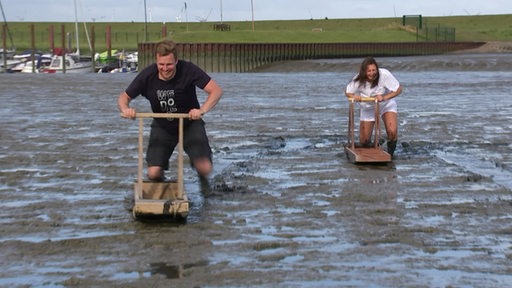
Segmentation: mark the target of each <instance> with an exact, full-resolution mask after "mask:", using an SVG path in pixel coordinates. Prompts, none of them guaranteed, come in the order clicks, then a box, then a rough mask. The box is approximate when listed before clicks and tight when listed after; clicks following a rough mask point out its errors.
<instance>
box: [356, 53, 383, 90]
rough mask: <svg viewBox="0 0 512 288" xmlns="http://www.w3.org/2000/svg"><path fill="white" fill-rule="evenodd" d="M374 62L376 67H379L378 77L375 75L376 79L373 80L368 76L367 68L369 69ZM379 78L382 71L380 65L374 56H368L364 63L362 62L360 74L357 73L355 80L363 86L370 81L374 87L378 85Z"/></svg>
mask: <svg viewBox="0 0 512 288" xmlns="http://www.w3.org/2000/svg"><path fill="white" fill-rule="evenodd" d="M372 64H373V65H375V67H376V68H377V77H375V79H373V80H370V79H368V77H367V76H366V70H367V69H368V66H370V65H372ZM379 78H380V73H379V65H378V64H377V61H375V59H374V58H373V57H366V58H364V60H363V63H361V67H360V68H359V74H357V76H356V78H355V79H354V81H355V82H359V85H361V86H362V85H364V84H365V83H366V82H370V84H371V87H372V88H373V87H375V86H377V84H379Z"/></svg>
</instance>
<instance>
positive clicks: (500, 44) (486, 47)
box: [453, 41, 512, 53]
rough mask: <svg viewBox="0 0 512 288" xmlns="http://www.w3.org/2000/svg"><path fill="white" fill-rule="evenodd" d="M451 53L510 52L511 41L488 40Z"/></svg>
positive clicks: (511, 50) (511, 49) (511, 48)
mask: <svg viewBox="0 0 512 288" xmlns="http://www.w3.org/2000/svg"><path fill="white" fill-rule="evenodd" d="M453 53H512V41H488V42H485V44H483V45H482V46H480V47H478V48H474V49H465V50H459V51H455V52H453Z"/></svg>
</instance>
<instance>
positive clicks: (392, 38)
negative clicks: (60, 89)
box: [7, 14, 512, 54]
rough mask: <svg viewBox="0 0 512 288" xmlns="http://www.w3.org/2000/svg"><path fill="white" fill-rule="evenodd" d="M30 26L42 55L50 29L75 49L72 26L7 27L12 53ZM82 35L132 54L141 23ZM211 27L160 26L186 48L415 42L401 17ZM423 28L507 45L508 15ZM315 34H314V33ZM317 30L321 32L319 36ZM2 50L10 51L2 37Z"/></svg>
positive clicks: (511, 28) (511, 30)
mask: <svg viewBox="0 0 512 288" xmlns="http://www.w3.org/2000/svg"><path fill="white" fill-rule="evenodd" d="M31 24H34V35H35V37H34V38H35V47H36V48H37V49H40V50H43V51H45V50H48V48H49V47H50V43H49V36H48V35H49V33H48V29H49V27H50V25H53V27H54V35H55V36H54V38H55V40H54V43H55V46H56V47H60V46H62V45H61V44H62V37H61V26H62V25H64V27H65V31H66V33H70V35H71V36H70V37H69V40H66V45H68V44H67V43H71V46H72V47H73V48H75V46H76V45H75V37H74V31H75V24H74V23H69V22H67V23H50V22H37V23H31V22H9V23H8V27H9V31H10V32H11V35H12V40H13V41H12V42H13V44H14V47H15V48H16V50H17V51H22V50H24V49H29V48H30V47H31V36H30V35H31V29H30V27H31ZM85 24H86V26H87V31H88V32H89V34H91V31H92V27H93V26H94V31H95V47H96V51H97V52H101V51H104V50H106V47H107V45H106V37H105V35H106V33H105V31H106V26H107V25H110V27H111V35H112V41H111V43H112V45H111V47H112V49H125V50H131V51H133V50H136V49H137V43H138V42H143V41H144V38H145V33H144V27H145V24H144V23H118V22H112V23H98V22H96V23H85ZM213 24H215V23H214V22H189V23H176V22H169V23H166V24H165V27H166V30H167V35H168V36H169V37H170V38H172V39H174V40H175V41H177V42H182V43H184V42H190V43H198V42H203V43H336V42H415V41H417V40H416V38H417V37H416V33H415V32H411V29H406V28H405V27H403V26H402V25H401V24H402V18H401V17H400V18H371V19H319V20H283V21H255V22H254V30H253V23H252V22H251V21H240V22H224V24H229V25H230V26H231V31H222V32H221V31H214V30H213V28H212V27H213ZM163 25H164V24H163V23H148V25H147V27H148V38H147V39H148V41H149V42H154V41H158V40H160V39H161V38H162V36H161V35H162V32H161V31H162V27H163ZM423 25H424V27H425V26H428V27H437V26H444V27H453V28H455V29H456V41H512V14H509V15H481V16H450V17H423ZM314 30H316V31H314ZM318 30H321V32H319V31H318ZM79 39H80V41H79V42H80V51H81V52H82V53H83V54H85V53H89V52H88V51H89V46H88V44H87V42H88V41H87V37H86V33H85V28H84V23H79ZM7 47H8V48H10V47H11V42H10V39H9V37H7Z"/></svg>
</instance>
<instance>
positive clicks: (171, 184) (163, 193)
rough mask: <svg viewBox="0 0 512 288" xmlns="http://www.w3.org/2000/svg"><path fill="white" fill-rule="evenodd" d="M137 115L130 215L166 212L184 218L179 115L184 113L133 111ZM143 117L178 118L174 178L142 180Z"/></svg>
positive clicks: (181, 143)
mask: <svg viewBox="0 0 512 288" xmlns="http://www.w3.org/2000/svg"><path fill="white" fill-rule="evenodd" d="M136 118H138V119H139V147H138V160H139V161H138V171H137V181H136V182H135V184H134V206H133V210H132V212H133V216H134V217H135V218H141V217H150V216H170V217H173V218H181V219H185V218H186V217H187V216H188V212H189V201H188V198H187V195H186V194H185V191H184V185H183V119H184V118H188V114H185V113H172V114H168V113H136ZM144 118H177V119H178V121H179V136H178V137H179V138H178V139H179V141H178V159H177V160H178V161H177V162H178V165H177V170H176V171H177V180H176V181H164V182H151V181H145V180H143V176H142V174H143V173H142V171H143V138H144V137H143V130H144V127H143V122H144Z"/></svg>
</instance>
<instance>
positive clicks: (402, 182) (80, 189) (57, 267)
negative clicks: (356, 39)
mask: <svg viewBox="0 0 512 288" xmlns="http://www.w3.org/2000/svg"><path fill="white" fill-rule="evenodd" d="M436 57H437V58H436ZM436 57H434V58H432V57H411V58H382V59H381V62H382V64H381V65H382V66H385V67H388V68H390V69H391V70H392V71H393V72H394V73H395V75H396V76H397V78H398V79H399V80H400V81H401V82H402V84H403V85H404V87H405V91H404V93H403V94H402V95H400V96H399V97H400V99H399V102H398V105H399V109H400V111H399V121H400V126H399V134H400V136H399V137H400V139H399V145H398V148H397V152H396V158H395V159H394V161H393V162H392V163H389V164H385V165H356V164H352V163H350V162H348V161H347V158H346V156H345V154H344V151H343V145H344V144H345V143H346V141H347V135H346V134H347V117H348V103H347V101H346V100H345V98H343V97H344V96H342V91H343V87H344V85H345V84H346V82H347V81H348V80H349V79H350V77H352V75H353V73H354V71H356V70H357V65H358V63H359V59H345V60H324V61H321V60H316V61H310V62H308V63H304V62H297V63H295V64H294V65H295V66H293V64H292V63H287V64H286V65H284V66H277V67H271V68H269V69H270V71H261V72H259V73H246V74H214V75H213V76H214V77H215V78H216V79H217V81H218V82H219V83H220V84H221V86H223V88H224V90H225V95H224V98H223V99H222V100H221V103H219V105H218V106H217V108H216V109H215V110H214V111H212V112H211V113H209V114H207V115H206V116H205V121H206V122H207V130H208V133H209V136H210V139H211V145H212V148H213V149H214V162H215V169H214V173H213V175H212V176H211V179H210V184H211V186H212V191H211V193H209V194H208V195H204V194H203V193H202V191H201V189H200V183H199V180H198V179H197V177H196V176H195V174H194V173H193V171H192V169H191V168H190V167H189V165H188V162H187V161H188V160H187V159H186V165H185V190H186V192H187V195H188V197H189V199H190V201H191V208H190V214H189V216H188V218H187V221H186V222H185V223H183V222H176V221H169V220H167V221H162V220H161V219H148V220H146V221H139V220H134V219H133V218H132V215H131V211H130V209H131V206H132V205H133V202H132V198H133V195H132V193H133V186H132V185H133V181H134V180H135V177H136V175H137V124H136V122H134V121H129V120H124V119H121V118H119V116H118V113H117V110H116V104H115V102H116V98H117V95H118V93H119V92H120V90H121V89H124V88H125V87H126V85H127V84H128V83H129V81H130V80H131V79H132V77H133V75H130V74H124V75H87V76H80V77H77V76H72V75H0V78H2V81H1V84H0V85H1V88H2V92H1V94H0V95H1V96H0V98H1V102H2V105H1V106H0V113H1V114H0V121H1V126H0V137H1V144H0V145H1V151H2V152H1V154H0V162H1V166H0V201H1V203H2V205H1V207H2V209H1V210H0V222H1V226H0V257H1V259H2V261H1V264H0V268H1V269H0V286H1V287H71V286H81V287H87V286H94V287H117V286H122V287H340V286H343V287H506V286H507V285H510V283H512V276H510V275H512V268H511V267H512V265H511V262H512V225H511V218H512V212H511V211H512V180H511V179H512V177H511V176H512V156H511V155H512V153H511V152H512V145H511V144H510V140H511V139H512V138H511V135H512V124H511V123H512V116H510V115H512V100H510V95H509V91H510V89H509V86H510V79H511V77H512V74H511V72H510V69H508V70H507V68H506V67H507V66H506V65H505V64H503V63H508V62H506V61H508V60H506V59H508V58H506V57H505V56H503V57H505V58H503V59H501V60H503V61H501V60H500V59H498V60H496V55H489V56H488V57H487V58H486V57H484V56H482V55H478V56H474V57H473V58H471V56H465V57H462V56H460V55H451V56H436ZM461 59H462V60H461ZM432 63H437V64H436V65H433V64H432ZM454 63H455V64H454ZM469 63H471V64H469ZM305 64H308V65H305ZM453 65H455V66H457V67H458V68H450V69H447V68H446V67H448V66H449V67H452V66H453ZM311 66H315V67H317V69H316V71H307V72H303V71H305V70H308V68H305V67H311ZM509 67H510V66H509ZM135 105H136V107H137V108H139V110H140V111H148V108H147V107H148V105H147V103H146V102H145V100H143V99H142V98H141V99H138V100H137V101H136V102H135ZM496 118H498V119H499V121H497V120H496ZM148 124H149V122H148ZM174 172H175V171H170V174H169V175H170V176H172V173H174Z"/></svg>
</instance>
